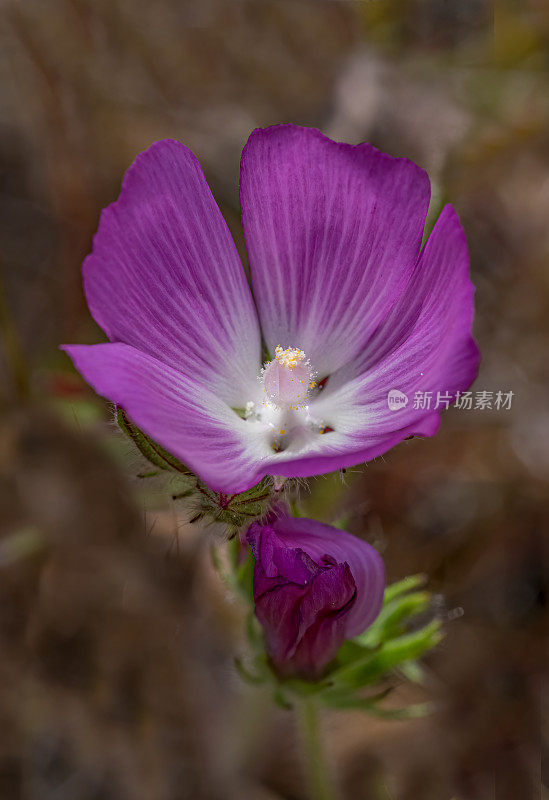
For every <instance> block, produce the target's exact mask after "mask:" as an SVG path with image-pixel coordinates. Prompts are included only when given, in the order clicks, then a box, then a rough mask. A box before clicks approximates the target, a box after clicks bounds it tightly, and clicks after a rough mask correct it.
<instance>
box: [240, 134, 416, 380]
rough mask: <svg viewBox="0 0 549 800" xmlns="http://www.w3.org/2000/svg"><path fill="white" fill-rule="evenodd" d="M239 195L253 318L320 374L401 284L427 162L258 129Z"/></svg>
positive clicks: (359, 343)
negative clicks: (302, 355)
mask: <svg viewBox="0 0 549 800" xmlns="http://www.w3.org/2000/svg"><path fill="white" fill-rule="evenodd" d="M240 190H241V205H242V220H243V225H244V233H245V237H246V247H247V251H248V256H249V260H250V267H251V274H252V284H253V289H254V295H255V298H256V303H257V305H258V309H259V315H260V319H261V325H262V329H263V332H264V335H265V338H266V340H267V344H268V346H269V347H270V348H271V350H273V349H274V347H275V346H276V345H277V344H280V345H282V346H284V347H286V346H293V347H299V348H301V349H303V350H304V351H305V352H306V354H307V356H308V357H309V358H310V359H311V362H312V364H313V367H314V368H315V369H316V370H317V371H318V373H319V375H321V376H322V375H326V374H328V373H331V372H333V371H334V370H335V369H337V368H338V367H340V366H342V365H343V364H344V363H346V362H347V361H349V360H350V359H352V358H353V357H354V356H355V355H357V354H358V353H360V351H361V350H362V348H363V347H364V345H365V343H366V342H367V340H368V338H369V337H370V336H371V335H372V333H373V332H374V331H375V329H376V327H377V326H378V325H379V324H380V322H381V321H382V320H383V319H384V318H385V316H386V315H387V313H388V312H389V310H390V308H391V306H392V304H393V302H394V298H395V296H396V295H398V294H399V293H400V292H401V291H402V289H403V287H404V286H405V285H406V283H407V281H408V278H409V275H410V273H411V271H412V269H413V267H414V264H415V262H416V260H417V256H418V253H419V248H420V245H421V239H422V233H423V227H424V223H425V217H426V214H427V209H428V206H429V196H430V186H429V180H428V178H427V175H426V173H425V172H424V171H423V170H421V169H420V168H419V167H417V166H416V165H415V164H413V163H412V162H410V161H408V160H406V159H395V158H391V157H390V156H388V155H385V154H383V153H380V152H379V151H378V150H376V149H375V148H374V147H372V146H370V145H368V144H361V145H357V146H352V145H347V144H340V143H336V142H333V141H331V140H330V139H328V138H327V137H325V136H323V135H322V134H321V133H320V132H319V131H318V130H315V129H312V128H299V127H297V126H294V125H279V126H275V127H272V128H267V129H265V130H256V131H254V132H253V133H252V135H251V136H250V138H249V140H248V143H247V144H246V146H245V148H244V151H243V154H242V164H241V178H240Z"/></svg>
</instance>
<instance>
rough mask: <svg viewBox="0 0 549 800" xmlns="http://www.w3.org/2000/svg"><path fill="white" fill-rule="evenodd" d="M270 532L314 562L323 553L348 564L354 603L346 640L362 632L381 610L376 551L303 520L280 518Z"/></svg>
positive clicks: (381, 574)
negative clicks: (354, 591) (355, 594)
mask: <svg viewBox="0 0 549 800" xmlns="http://www.w3.org/2000/svg"><path fill="white" fill-rule="evenodd" d="M272 527H273V530H274V531H275V532H276V534H277V536H278V537H279V538H280V539H282V540H283V541H285V542H286V544H287V546H293V547H300V548H301V549H302V550H303V551H304V552H305V553H306V554H307V555H308V556H309V557H310V558H312V559H313V560H314V561H316V562H318V561H319V560H320V559H322V557H323V556H324V555H325V554H327V555H329V556H331V557H332V558H334V559H335V560H336V561H337V562H338V563H344V562H346V563H348V564H349V567H350V569H351V573H352V575H353V578H354V580H355V583H356V587H357V600H356V604H355V605H354V607H353V609H352V610H351V612H350V614H349V619H348V623H347V627H346V635H347V637H352V636H356V635H357V634H359V633H362V631H364V630H365V629H366V628H367V627H368V626H369V625H371V624H372V622H373V621H374V619H375V618H376V617H377V615H378V614H379V612H380V610H381V605H382V603H383V592H384V590H385V567H384V565H383V560H382V558H381V556H380V555H379V553H378V552H377V550H375V549H374V548H373V547H372V546H371V545H369V544H368V543H367V542H364V541H363V540H362V539H359V538H358V537H356V536H352V535H351V534H350V533H347V532H346V531H342V530H340V529H339V528H333V527H332V526H331V525H324V524H323V523H321V522H317V521H316V520H313V519H307V518H305V517H290V516H286V517H281V518H280V519H278V520H276V521H275V522H274V523H273V525H272Z"/></svg>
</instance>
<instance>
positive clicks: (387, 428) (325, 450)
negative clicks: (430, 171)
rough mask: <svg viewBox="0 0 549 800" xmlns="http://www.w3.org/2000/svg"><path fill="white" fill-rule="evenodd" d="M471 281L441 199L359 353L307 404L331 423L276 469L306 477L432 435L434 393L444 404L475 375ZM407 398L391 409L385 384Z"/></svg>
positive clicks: (458, 234) (453, 221) (453, 218)
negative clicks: (405, 276)
mask: <svg viewBox="0 0 549 800" xmlns="http://www.w3.org/2000/svg"><path fill="white" fill-rule="evenodd" d="M473 293H474V287H473V285H472V283H471V281H470V279H469V256H468V251H467V243H466V240H465V235H464V233H463V230H462V228H461V226H460V224H459V220H458V218H457V215H456V213H455V211H454V209H453V208H452V207H451V206H446V208H445V209H444V210H443V211H442V213H441V215H440V217H439V219H438V221H437V223H436V225H435V227H434V229H433V232H432V233H431V236H430V237H429V240H428V242H427V244H426V246H425V248H424V249H423V251H422V253H421V257H420V259H419V261H418V263H417V266H416V268H415V270H414V273H413V275H412V277H411V279H410V282H409V285H408V286H407V288H406V291H405V292H404V293H403V295H402V297H401V298H399V299H398V300H397V301H396V302H395V303H394V306H393V309H392V310H391V313H390V314H389V315H388V317H387V319H386V321H385V322H384V323H383V324H382V325H380V327H379V328H378V330H377V331H376V332H375V334H374V335H373V336H372V338H371V340H370V342H369V343H368V346H367V347H366V348H365V349H364V352H363V353H362V354H361V355H360V356H359V357H357V358H355V359H354V360H353V361H351V362H350V363H348V364H346V365H345V366H344V367H343V368H341V369H340V370H338V371H336V372H335V373H334V374H333V375H331V376H330V378H329V380H328V383H327V384H326V388H325V389H324V391H323V392H322V393H321V394H320V395H319V397H318V398H317V399H315V400H314V401H313V402H311V404H310V412H311V414H312V416H313V417H315V418H316V419H318V420H321V421H322V422H323V423H324V424H325V425H327V426H329V427H331V428H333V429H334V430H333V432H331V433H329V434H326V435H323V436H321V437H317V440H316V442H315V444H314V445H313V447H311V448H310V449H309V451H308V452H303V453H300V454H299V455H298V456H297V457H295V458H292V459H290V458H283V456H284V455H285V454H284V453H281V454H279V456H280V458H279V460H278V462H277V464H276V472H277V474H279V475H286V476H307V475H314V474H318V473H321V472H326V471H329V470H334V469H339V468H342V467H348V466H352V465H355V464H360V463H362V462H364V461H369V460H371V459H372V458H375V457H376V456H379V455H382V454H383V453H385V452H386V451H387V450H389V449H391V448H392V447H394V446H395V445H396V444H398V443H399V442H401V441H403V440H404V439H406V438H408V437H410V436H433V435H434V434H435V433H436V431H437V429H438V426H439V422H440V412H441V411H442V410H443V409H444V408H445V405H446V404H445V403H442V404H441V405H439V407H438V409H435V404H436V401H437V395H438V393H439V392H440V393H441V396H444V397H445V398H446V400H447V401H448V403H451V402H452V400H453V398H454V397H455V394H456V392H457V391H463V390H465V389H467V388H468V387H469V386H470V385H471V383H472V382H473V380H474V379H475V377H476V374H477V371H478V364H479V352H478V348H477V346H476V344H475V342H474V340H473V338H472V336H471V326H472V318H473ZM394 389H396V390H398V391H400V392H402V393H404V394H405V395H406V396H407V397H408V403H407V405H406V406H405V407H402V408H399V409H398V410H396V411H394V410H391V409H390V407H389V403H388V394H389V392H390V391H391V390H394ZM416 392H423V393H426V392H428V393H431V404H430V406H429V407H424V408H421V407H414V406H415V405H416V404H415V402H414V400H415V393H416Z"/></svg>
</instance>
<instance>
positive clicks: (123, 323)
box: [83, 140, 260, 406]
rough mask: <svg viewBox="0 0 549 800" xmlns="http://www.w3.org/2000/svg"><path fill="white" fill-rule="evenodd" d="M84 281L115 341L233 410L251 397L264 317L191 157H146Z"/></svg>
mask: <svg viewBox="0 0 549 800" xmlns="http://www.w3.org/2000/svg"><path fill="white" fill-rule="evenodd" d="M83 273H84V288H85V293H86V298H87V300H88V305H89V307H90V311H91V313H92V315H93V317H94V319H95V320H96V322H98V324H99V325H101V327H102V328H103V330H104V331H105V333H106V334H107V336H108V337H109V339H111V341H120V342H124V343H126V344H129V345H132V346H134V347H136V348H138V349H140V350H142V351H143V352H145V353H148V354H149V355H152V356H155V357H156V358H158V359H160V360H161V361H164V362H165V363H166V364H169V365H170V366H172V367H175V368H176V369H180V370H181V371H182V372H184V373H185V374H187V375H189V376H190V377H192V378H193V379H195V380H196V381H199V382H201V383H202V384H203V385H205V386H206V387H208V388H210V389H211V390H212V391H214V392H216V393H217V394H219V396H221V397H223V398H224V399H225V400H226V401H227V402H228V403H229V404H230V405H233V406H239V405H242V404H244V403H245V402H246V401H247V400H249V399H250V391H251V388H253V387H254V385H255V382H256V377H257V371H258V369H259V366H260V363H259V362H260V335H259V326H258V321H257V315H256V311H255V307H254V304H253V300H252V296H251V292H250V290H249V287H248V284H247V281H246V277H245V274H244V270H243V268H242V265H241V262H240V259H239V257H238V253H237V251H236V247H235V245H234V242H233V239H232V237H231V234H230V233H229V230H228V228H227V225H226V223H225V221H224V219H223V217H222V215H221V212H220V211H219V208H218V207H217V205H216V203H215V200H214V198H213V197H212V194H211V192H210V189H209V187H208V184H207V183H206V180H205V178H204V175H203V173H202V170H201V168H200V165H199V163H198V161H197V160H196V158H195V157H194V155H193V154H192V153H191V151H190V150H188V149H187V148H186V147H184V146H183V145H182V144H180V143H179V142H176V141H171V140H166V141H161V142H156V143H155V144H153V145H152V146H151V147H150V148H149V149H148V150H146V151H145V152H144V153H141V155H140V156H139V157H138V158H137V159H136V161H135V163H134V164H133V166H132V167H130V169H129V170H128V172H127V173H126V177H125V179H124V183H123V185H122V191H121V193H120V197H119V198H118V200H117V201H116V202H115V203H113V204H112V205H111V206H109V207H108V208H106V209H105V210H104V211H103V213H102V215H101V221H100V224H99V229H98V231H97V234H96V236H95V238H94V243H93V252H92V254H91V255H89V256H88V258H87V259H86V260H85V262H84V267H83ZM250 387H251V388H250Z"/></svg>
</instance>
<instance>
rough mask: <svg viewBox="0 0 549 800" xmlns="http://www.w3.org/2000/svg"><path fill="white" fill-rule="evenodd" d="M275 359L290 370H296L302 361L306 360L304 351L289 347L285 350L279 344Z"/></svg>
mask: <svg viewBox="0 0 549 800" xmlns="http://www.w3.org/2000/svg"><path fill="white" fill-rule="evenodd" d="M275 358H276V360H277V361H278V363H279V364H281V365H282V366H283V367H287V368H288V369H295V368H296V367H297V365H298V364H299V362H300V361H303V359H304V358H305V353H304V352H303V350H298V349H297V348H295V347H287V348H286V350H284V349H283V348H282V347H281V346H280V345H279V344H277V346H276V347H275Z"/></svg>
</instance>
